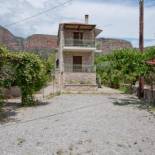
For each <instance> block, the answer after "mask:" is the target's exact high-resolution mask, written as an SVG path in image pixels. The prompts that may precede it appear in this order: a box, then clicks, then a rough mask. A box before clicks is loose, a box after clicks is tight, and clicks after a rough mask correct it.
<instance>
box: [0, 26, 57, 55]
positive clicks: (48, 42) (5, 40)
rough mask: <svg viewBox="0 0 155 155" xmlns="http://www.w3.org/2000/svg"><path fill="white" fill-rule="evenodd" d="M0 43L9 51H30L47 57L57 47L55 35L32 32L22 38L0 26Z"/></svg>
mask: <svg viewBox="0 0 155 155" xmlns="http://www.w3.org/2000/svg"><path fill="white" fill-rule="evenodd" d="M0 43H1V44H3V45H5V46H6V47H7V48H8V49H9V50H11V51H30V52H35V53H39V54H40V55H41V56H44V57H47V56H48V55H49V54H50V53H51V51H52V50H55V49H56V48H57V36H54V35H43V34H34V35H32V36H29V37H27V38H22V37H17V36H14V35H13V34H12V33H11V32H10V31H9V30H7V29H6V28H4V27H2V26H0Z"/></svg>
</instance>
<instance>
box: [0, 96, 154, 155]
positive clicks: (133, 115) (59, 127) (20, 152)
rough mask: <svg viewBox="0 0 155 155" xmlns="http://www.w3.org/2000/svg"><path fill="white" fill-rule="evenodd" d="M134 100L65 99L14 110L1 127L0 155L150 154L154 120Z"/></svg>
mask: <svg viewBox="0 0 155 155" xmlns="http://www.w3.org/2000/svg"><path fill="white" fill-rule="evenodd" d="M136 101H137V100H136V99H135V98H133V97H132V96H127V95H121V94H120V95H118V94H111V95H90V94H88V95H82V94H79V95H71V94H70V95H62V96H57V97H55V98H53V99H50V100H48V102H49V103H48V104H46V105H40V106H37V107H30V108H19V109H16V111H15V115H14V116H11V120H12V121H10V122H8V123H5V124H1V125H0V155H154V154H155V117H154V115H153V114H150V113H149V112H147V111H146V110H142V109H139V108H137V105H136V104H133V103H135V102H136ZM114 103H123V104H126V105H125V106H120V105H116V104H114Z"/></svg>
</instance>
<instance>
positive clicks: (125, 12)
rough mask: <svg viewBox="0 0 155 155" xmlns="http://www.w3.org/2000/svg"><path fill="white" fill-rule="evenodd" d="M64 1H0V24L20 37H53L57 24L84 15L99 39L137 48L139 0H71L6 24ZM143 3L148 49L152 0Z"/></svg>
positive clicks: (153, 32) (152, 39) (152, 34)
mask: <svg viewBox="0 0 155 155" xmlns="http://www.w3.org/2000/svg"><path fill="white" fill-rule="evenodd" d="M65 1H66V0H0V8H1V11H0V19H1V20H0V25H1V26H5V27H6V28H7V29H9V30H10V31H11V32H12V33H13V34H14V35H17V36H21V37H27V36H30V35H32V34H53V35H56V34H57V32H58V25H59V23H61V22H84V15H85V14H89V16H90V20H89V22H90V23H91V24H96V25H97V27H98V28H100V29H102V30H103V32H102V33H101V34H100V36H99V37H105V38H119V39H126V40H129V41H131V42H132V44H133V46H135V47H137V46H138V34H139V24H138V21H139V8H138V5H139V2H138V1H139V0H73V1H72V2H69V3H67V4H66V5H64V6H61V7H59V8H56V9H55V10H51V11H48V12H46V13H44V14H41V15H40V16H37V17H35V18H31V19H30V20H26V21H25V22H21V23H18V24H15V25H10V24H11V23H14V22H16V21H20V20H23V19H24V18H27V17H30V16H33V15H35V14H37V13H39V12H42V11H45V10H47V9H49V8H52V7H55V6H57V5H60V4H62V3H63V2H65ZM144 1H145V46H152V45H155V20H154V17H155V0H144ZM9 25H10V26H9Z"/></svg>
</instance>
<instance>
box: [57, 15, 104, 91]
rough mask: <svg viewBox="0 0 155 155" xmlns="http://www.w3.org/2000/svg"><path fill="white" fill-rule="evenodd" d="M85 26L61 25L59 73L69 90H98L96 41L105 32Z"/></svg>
mask: <svg viewBox="0 0 155 155" xmlns="http://www.w3.org/2000/svg"><path fill="white" fill-rule="evenodd" d="M88 18H89V16H88V15H85V23H61V24H60V25H59V31H58V53H57V67H58V69H57V73H59V84H60V87H61V90H62V89H66V90H81V89H82V90H89V89H91V88H93V89H94V88H97V86H96V69H95V66H94V54H95V52H96V51H97V50H96V37H97V35H99V34H100V33H101V30H99V29H96V25H92V24H88V20H89V19H88Z"/></svg>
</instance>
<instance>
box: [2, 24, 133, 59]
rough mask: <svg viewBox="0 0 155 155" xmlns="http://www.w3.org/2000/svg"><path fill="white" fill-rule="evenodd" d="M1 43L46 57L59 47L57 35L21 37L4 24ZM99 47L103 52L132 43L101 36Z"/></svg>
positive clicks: (130, 46) (15, 49) (125, 46)
mask: <svg viewBox="0 0 155 155" xmlns="http://www.w3.org/2000/svg"><path fill="white" fill-rule="evenodd" d="M0 43H1V44H4V45H5V46H6V47H8V49H10V50H12V51H30V52H35V53H39V54H40V55H42V56H45V57H47V56H48V55H49V53H51V51H52V50H54V49H56V48H57V47H58V46H57V36H54V35H43V34H34V35H32V36H29V37H27V38H21V37H16V36H14V35H13V34H12V33H11V32H10V31H8V30H7V29H6V28H4V27H2V26H0ZM97 47H98V49H100V50H102V53H110V52H112V50H114V49H120V48H132V45H131V43H130V42H127V41H125V40H119V39H107V38H99V39H97Z"/></svg>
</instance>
